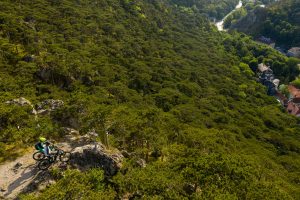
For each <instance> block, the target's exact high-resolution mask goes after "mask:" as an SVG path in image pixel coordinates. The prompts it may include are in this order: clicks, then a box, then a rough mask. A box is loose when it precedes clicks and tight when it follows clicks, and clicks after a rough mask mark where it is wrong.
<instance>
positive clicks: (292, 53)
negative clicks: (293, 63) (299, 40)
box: [286, 47, 300, 58]
mask: <svg viewBox="0 0 300 200" xmlns="http://www.w3.org/2000/svg"><path fill="white" fill-rule="evenodd" d="M286 55H287V56H289V57H296V58H300V47H293V48H291V49H289V50H288V52H287V54H286Z"/></svg>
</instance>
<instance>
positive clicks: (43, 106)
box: [5, 97, 64, 117]
mask: <svg viewBox="0 0 300 200" xmlns="http://www.w3.org/2000/svg"><path fill="white" fill-rule="evenodd" d="M5 103H6V104H10V105H19V106H30V107H31V108H32V112H31V113H32V114H34V115H35V116H36V117H37V115H47V114H49V113H50V112H52V111H54V110H56V109H58V108H61V107H63V106H64V102H63V101H62V100H54V99H47V100H44V101H42V102H40V103H38V104H37V105H36V106H34V105H33V104H32V103H31V102H30V101H29V100H27V99H25V98H24V97H20V98H18V99H13V100H10V101H6V102H5Z"/></svg>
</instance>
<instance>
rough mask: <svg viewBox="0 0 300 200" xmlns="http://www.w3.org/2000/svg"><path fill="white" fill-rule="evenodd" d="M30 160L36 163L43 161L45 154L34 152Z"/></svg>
mask: <svg viewBox="0 0 300 200" xmlns="http://www.w3.org/2000/svg"><path fill="white" fill-rule="evenodd" d="M32 158H33V159H34V160H37V161H40V160H43V159H44V158H45V154H43V153H42V152H40V151H37V152H35V153H34V154H33V155H32Z"/></svg>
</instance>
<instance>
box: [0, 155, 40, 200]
mask: <svg viewBox="0 0 300 200" xmlns="http://www.w3.org/2000/svg"><path fill="white" fill-rule="evenodd" d="M33 152H34V151H32V152H29V153H27V154H25V155H24V156H22V157H19V158H17V159H16V160H15V161H12V162H6V163H4V164H2V165H0V190H1V193H0V196H2V197H4V198H5V199H6V198H7V199H14V198H16V196H17V195H18V194H19V193H20V192H21V191H22V190H23V189H24V188H25V187H26V186H28V185H29V183H30V182H31V181H32V180H33V179H34V178H35V177H36V176H37V175H38V170H37V167H36V161H35V160H33V158H32V154H33Z"/></svg>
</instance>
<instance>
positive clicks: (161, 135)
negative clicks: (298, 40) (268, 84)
mask: <svg viewBox="0 0 300 200" xmlns="http://www.w3.org/2000/svg"><path fill="white" fill-rule="evenodd" d="M175 4H176V5H175ZM203 6H208V7H209V6H210V4H209V3H207V4H205V3H204V5H203ZM204 14H205V13H203V12H202V11H201V10H199V9H193V8H192V7H188V6H186V7H184V6H178V2H175V3H174V1H167V0H166V1H164V0H163V1H162V0H160V1H156V0H151V1H150V0H143V1H134V0H120V1H119V0H108V1H107V0H96V1H95V0H93V1H91V0H80V1H78V0H77V1H75V0H63V1H60V0H51V1H50V0H36V1H32V0H21V1H17V2H16V1H12V0H3V1H1V2H0V52H1V53H0V80H1V81H0V162H4V161H6V160H14V159H15V157H17V156H19V155H21V154H22V153H23V152H22V151H23V150H24V149H25V148H27V147H30V146H33V144H34V143H35V142H36V140H37V138H38V136H40V135H43V136H45V137H47V138H50V139H55V140H60V138H62V137H63V136H64V134H65V131H64V130H66V127H69V128H73V129H76V130H78V131H79V132H80V133H81V134H85V133H87V132H89V131H93V132H97V133H98V134H99V138H97V139H98V140H101V141H102V142H103V143H104V144H105V145H106V146H107V148H111V149H114V148H117V149H119V150H123V151H125V152H127V153H128V154H129V155H132V156H128V158H127V159H125V161H124V163H123V168H122V169H121V170H120V172H118V173H117V175H115V176H113V177H106V176H104V174H103V171H102V170H101V169H100V168H96V169H93V170H89V171H85V172H79V171H78V170H75V169H70V170H67V171H65V172H60V173H61V174H60V175H59V176H57V180H56V181H57V183H56V184H54V185H52V186H51V187H50V188H47V189H45V190H44V191H42V192H40V193H39V194H38V195H36V194H26V195H22V196H21V197H20V198H21V199H101V198H102V199H126V198H127V199H129V198H131V199H297V198H298V197H299V196H300V188H299V183H300V179H299V177H300V176H299V174H300V170H299V169H300V148H299V147H300V136H299V131H300V128H299V122H300V121H299V119H298V118H295V117H293V116H291V115H288V114H287V113H286V112H285V111H283V109H282V108H281V107H280V106H279V105H278V103H277V101H276V100H275V99H274V98H273V97H269V96H267V95H266V88H264V87H263V86H262V85H260V84H259V83H257V82H256V81H255V78H254V73H253V71H252V70H251V68H252V69H254V68H255V67H256V66H257V64H258V63H259V62H265V63H271V64H272V67H274V66H275V67H277V68H276V69H277V73H278V75H280V76H282V77H284V78H286V79H287V81H288V80H290V79H291V80H292V79H294V78H295V76H297V75H299V70H298V69H297V68H296V66H297V62H298V61H295V60H291V59H288V58H286V57H284V56H283V55H281V54H279V53H277V52H275V51H274V50H273V49H271V48H268V47H267V46H263V45H259V44H256V43H254V42H253V41H252V40H251V39H250V38H249V37H247V36H246V35H243V34H238V33H231V34H228V33H220V32H218V31H217V29H216V28H215V27H213V26H212V25H211V24H210V22H209V21H208V20H207V19H206V18H205V17H204V16H203V15H204ZM20 97H23V98H26V99H23V98H22V99H19V98H20ZM13 100H14V101H13ZM29 101H30V102H29ZM21 104H22V105H23V106H21ZM139 159H143V160H144V161H145V163H146V164H147V165H146V167H140V166H139V165H137V164H136V161H137V160H139ZM53 170H54V173H55V172H56V170H57V169H53ZM0 187H1V186H0Z"/></svg>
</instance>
